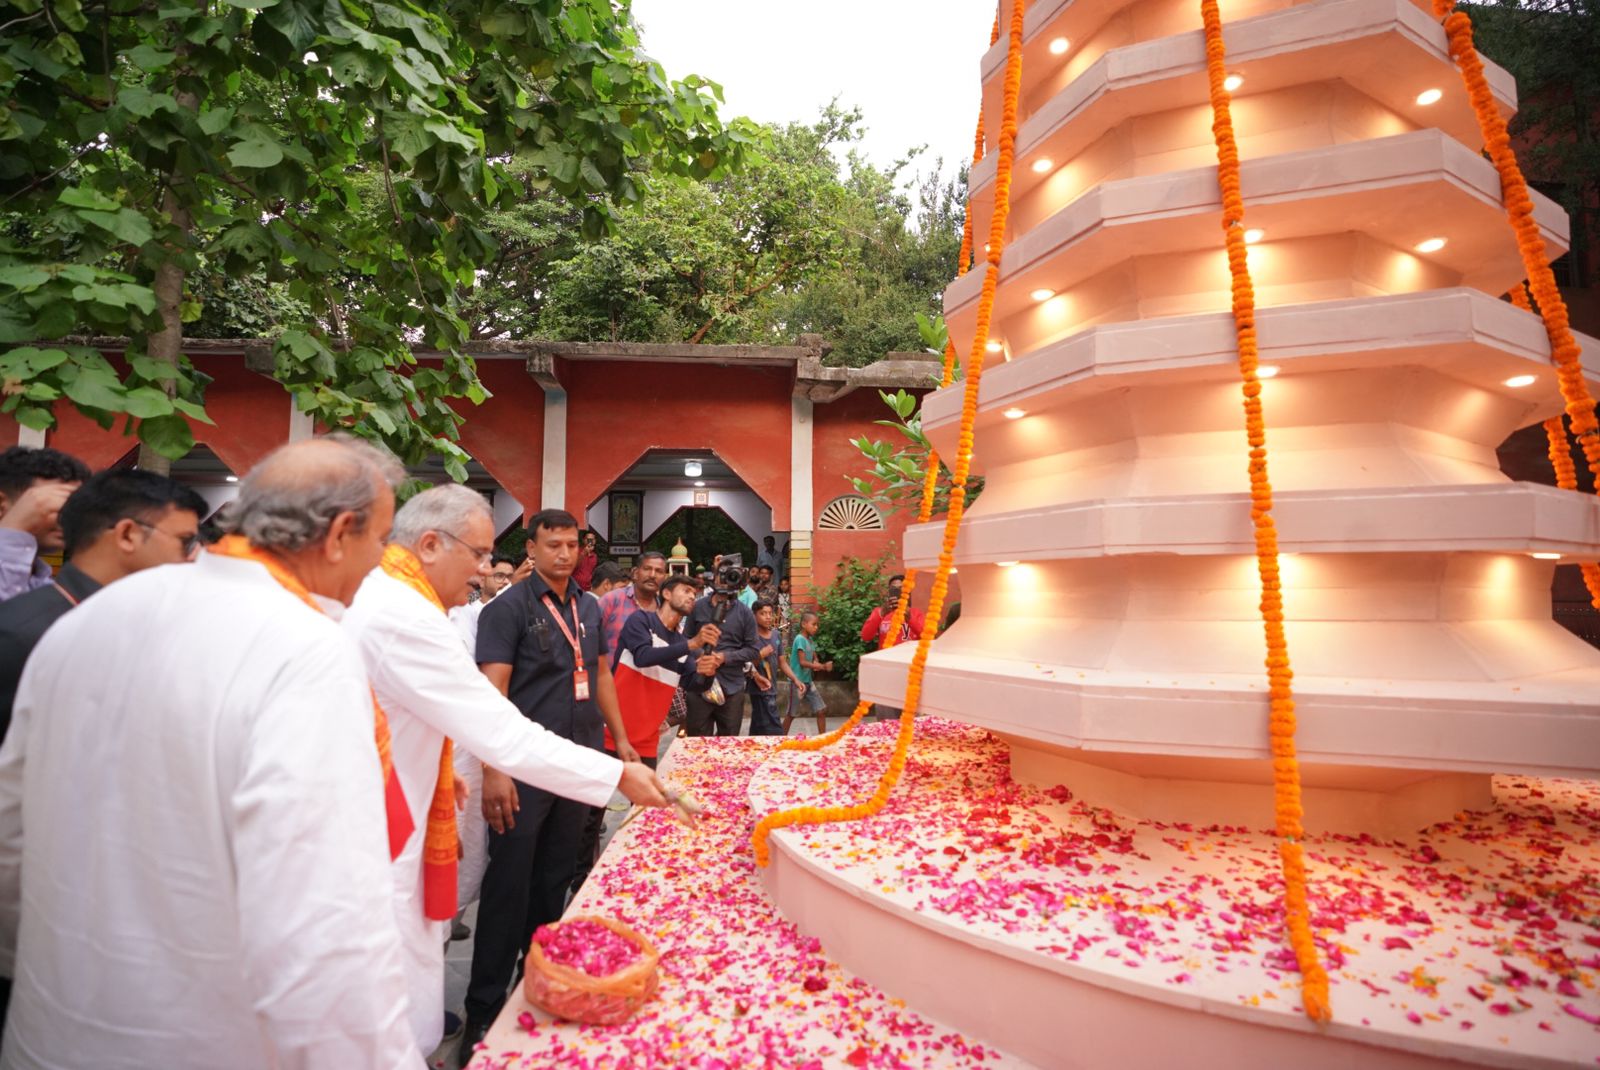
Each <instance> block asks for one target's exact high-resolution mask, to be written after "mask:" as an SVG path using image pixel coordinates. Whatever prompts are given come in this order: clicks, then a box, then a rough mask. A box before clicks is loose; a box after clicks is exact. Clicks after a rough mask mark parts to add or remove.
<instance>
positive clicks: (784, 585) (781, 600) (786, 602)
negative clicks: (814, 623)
mask: <svg viewBox="0 0 1600 1070" xmlns="http://www.w3.org/2000/svg"><path fill="white" fill-rule="evenodd" d="M772 604H773V606H774V607H776V609H777V611H778V625H777V627H778V631H780V632H782V633H783V637H784V639H785V640H790V639H792V638H793V636H794V632H793V631H791V630H790V625H792V624H793V623H794V621H792V620H791V619H790V618H789V607H790V606H791V605H792V604H793V603H792V602H791V601H790V598H789V577H787V576H785V577H784V578H783V579H781V580H779V581H778V595H777V597H776V598H774V599H773V600H772Z"/></svg>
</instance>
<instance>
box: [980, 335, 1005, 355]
mask: <svg viewBox="0 0 1600 1070" xmlns="http://www.w3.org/2000/svg"><path fill="white" fill-rule="evenodd" d="M1005 347H1006V344H1005V343H1004V342H1002V341H1000V340H999V339H998V338H991V339H989V340H988V341H987V342H985V343H984V344H983V348H984V349H985V350H987V351H988V352H990V353H998V352H1000V351H1001V350H1002V349H1004V348H1005Z"/></svg>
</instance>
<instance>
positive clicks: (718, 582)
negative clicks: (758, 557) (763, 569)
mask: <svg viewBox="0 0 1600 1070" xmlns="http://www.w3.org/2000/svg"><path fill="white" fill-rule="evenodd" d="M749 576H750V570H749V569H747V568H745V567H744V555H743V554H725V555H723V558H722V561H721V563H720V564H718V565H717V573H716V576H715V577H714V578H713V582H712V590H714V591H716V592H717V593H718V594H732V595H736V594H738V593H739V592H740V591H742V590H744V588H745V584H746V582H747V581H748V579H749Z"/></svg>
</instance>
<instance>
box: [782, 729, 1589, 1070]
mask: <svg viewBox="0 0 1600 1070" xmlns="http://www.w3.org/2000/svg"><path fill="white" fill-rule="evenodd" d="M917 727H918V740H917V742H916V744H915V745H914V748H913V751H912V754H911V758H910V761H909V763H908V767H907V773H906V778H905V780H904V782H903V783H902V785H901V786H900V787H899V788H898V789H897V791H896V792H895V795H894V797H893V799H892V800H891V803H890V805H889V806H888V807H887V808H886V809H885V811H884V813H882V814H880V815H879V816H878V817H876V818H874V819H872V820H869V821H865V822H861V823H857V824H847V825H832V826H824V827H803V828H794V829H790V830H786V831H784V832H781V833H779V834H777V835H776V836H775V837H774V851H773V856H774V857H773V863H772V866H771V868H770V869H768V870H766V871H764V872H763V874H762V878H763V880H764V881H765V882H766V884H767V887H768V888H769V890H770V891H771V892H772V895H773V898H774V899H775V900H776V902H777V905H778V907H779V909H780V910H781V911H782V912H783V914H784V915H785V916H787V917H789V918H790V919H791V920H793V921H794V922H795V923H796V924H797V925H798V926H799V928H800V930H801V931H803V932H806V933H808V934H810V935H812V936H815V937H817V938H819V939H820V940H821V941H822V943H823V945H824V946H825V947H826V948H827V949H828V952H829V955H830V958H831V959H832V960H834V961H836V962H837V963H839V965H840V966H842V967H843V968H845V969H848V970H851V971H853V972H855V973H857V974H859V975H860V976H861V977H862V978H864V979H865V980H866V981H868V982H871V983H872V984H874V985H876V986H879V987H880V988H881V989H882V990H883V991H884V992H887V993H889V994H891V995H897V996H900V997H903V998H904V999H905V1000H906V1001H907V1002H908V1004H909V1005H910V1006H911V1007H913V1008H915V1009H916V1010H917V1011H919V1012H921V1013H927V1014H932V1015H934V1016H935V1017H938V1018H940V1019H942V1020H944V1021H948V1022H950V1023H952V1024H953V1025H954V1026H956V1027H957V1028H960V1029H961V1030H963V1031H964V1032H965V1033H966V1034H967V1035H969V1036H971V1037H975V1038H980V1040H981V1041H982V1042H986V1043H991V1044H994V1045H996V1046H998V1047H1001V1048H1003V1049H1004V1050H1005V1051H1007V1052H1009V1053H1011V1054H1013V1055H1015V1056H1017V1057H1019V1058H1022V1059H1024V1060H1027V1061H1029V1062H1032V1063H1035V1064H1038V1065H1041V1066H1051V1067H1057V1066H1060V1067H1111V1066H1129V1067H1144V1066H1188V1067H1195V1066H1204V1067H1211V1066H1216V1067H1223V1066H1228V1067H1235V1066H1302V1067H1317V1068H1322V1067H1362V1068H1368V1067H1421V1066H1459V1065H1482V1066H1504V1067H1555V1066H1591V1067H1592V1066H1595V1065H1596V1064H1597V1063H1600V991H1597V986H1600V783H1595V782H1592V781H1572V780H1566V781H1563V780H1554V779H1551V780H1538V779H1531V778H1526V777H1496V778H1495V779H1494V782H1493V788H1494V799H1495V805H1494V807H1493V808H1492V809H1487V810H1481V811H1473V812H1462V813H1461V814H1458V815H1456V817H1455V819H1454V820H1451V821H1448V822H1445V823H1442V824H1439V825H1435V826H1433V827H1431V828H1428V829H1426V830H1424V831H1423V832H1421V833H1418V834H1415V835H1412V836H1410V837H1408V838H1406V839H1378V838H1374V837H1372V836H1366V835H1344V834H1328V835H1322V836H1313V837H1311V838H1309V839H1308V841H1307V852H1308V864H1309V868H1310V876H1311V882H1312V883H1311V902H1312V906H1313V913H1314V919H1313V920H1314V928H1315V931H1316V934H1317V939H1318V942H1319V946H1320V949H1321V952H1322V955H1323V959H1324V962H1326V963H1327V964H1328V965H1329V972H1330V975H1331V978H1332V986H1331V999H1332V1006H1333V1014H1334V1021H1333V1023H1332V1024H1331V1025H1329V1026H1326V1027H1318V1026H1315V1025H1313V1024H1312V1023H1311V1022H1309V1021H1308V1020H1307V1019H1306V1018H1305V1016H1304V1015H1303V1013H1302V1012H1301V1009H1300V997H1299V987H1298V981H1299V975H1298V973H1297V972H1296V966H1295V963H1294V959H1293V956H1292V955H1291V954H1290V952H1289V951H1288V949H1287V946H1286V945H1285V944H1284V942H1283V939H1282V899H1281V892H1282V882H1281V878H1280V872H1279V868H1278V862H1277V857H1276V852H1275V848H1274V844H1273V838H1272V836H1271V835H1270V833H1269V831H1268V830H1267V829H1266V827H1265V826H1267V825H1268V824H1269V823H1270V813H1264V814H1262V820H1261V822H1260V823H1259V826H1258V827H1253V828H1246V827H1239V826H1219V825H1212V826H1203V825H1199V824H1174V823H1161V822H1157V821H1151V820H1137V819H1133V818H1129V817H1126V816H1123V815H1119V814H1116V813H1113V812H1111V811H1109V810H1105V809H1099V808H1096V807H1094V806H1091V805H1089V804H1087V803H1086V802H1085V801H1083V800H1082V799H1080V798H1076V797H1074V796H1073V794H1072V791H1073V786H1072V785H1070V784H1067V785H1059V786H1055V787H1046V788H1034V787H1025V786H1022V785H1019V784H1017V783H1016V782H1015V781H1013V780H1012V779H1011V778H1010V775H1009V755H1008V753H1007V748H1006V746H1005V744H1004V743H1002V742H1001V741H999V740H998V739H997V738H995V737H993V736H991V735H989V734H987V733H985V732H983V731H982V730H979V729H974V728H970V727H966V726H960V725H956V724H954V723H952V722H948V721H942V720H938V719H934V718H927V719H920V720H919V722H918V726H917ZM893 728H894V726H893V725H890V724H881V725H872V726H868V727H866V728H864V729H862V730H861V732H860V733H859V735H858V738H853V739H851V740H847V741H846V742H844V743H841V744H839V745H836V746H835V747H834V748H831V749H829V750H827V751H823V752H818V753H803V752H783V753H781V754H775V755H774V756H773V759H772V760H771V761H770V762H768V763H767V764H766V765H764V766H762V767H761V768H760V769H759V770H758V771H756V773H755V775H754V777H753V779H752V781H751V784H750V798H751V804H752V808H753V810H755V811H756V812H757V813H760V812H763V811H765V810H768V809H772V808H774V807H778V806H794V805H806V804H824V803H829V802H834V801H842V800H848V799H854V798H858V797H861V796H864V795H865V794H867V793H868V792H870V790H871V788H872V786H873V785H874V783H875V781H876V777H877V775H878V772H879V770H881V769H882V767H883V765H884V764H885V762H886V761H887V758H888V751H889V743H890V734H891V732H892V729H893Z"/></svg>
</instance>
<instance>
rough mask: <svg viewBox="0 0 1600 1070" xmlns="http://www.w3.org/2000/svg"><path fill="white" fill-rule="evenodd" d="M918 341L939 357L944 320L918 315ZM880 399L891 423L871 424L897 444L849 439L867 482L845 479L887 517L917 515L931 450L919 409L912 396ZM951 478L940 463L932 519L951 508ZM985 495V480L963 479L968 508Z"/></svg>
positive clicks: (933, 382)
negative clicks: (863, 466)
mask: <svg viewBox="0 0 1600 1070" xmlns="http://www.w3.org/2000/svg"><path fill="white" fill-rule="evenodd" d="M916 325H917V330H918V332H919V336H920V338H921V340H922V342H923V343H924V345H925V346H926V347H927V351H928V352H929V353H941V354H942V353H943V352H944V348H945V343H946V341H947V339H948V338H949V335H948V333H947V332H946V330H945V326H944V317H943V316H934V317H933V318H932V319H930V318H928V317H926V316H923V315H921V314H919V315H918V316H917V318H916ZM955 372H956V378H957V379H958V380H959V379H960V377H961V365H960V364H959V363H958V364H956V366H955ZM928 385H929V386H930V387H937V386H938V385H939V376H938V375H934V376H932V377H931V378H930V380H929V383H928ZM878 396H879V397H880V398H882V399H883V403H884V404H885V405H886V406H888V408H889V413H890V417H891V418H890V419H887V420H875V421H873V422H874V423H876V424H878V425H879V426H880V427H891V428H893V429H894V430H895V431H896V432H898V433H899V435H900V437H899V439H897V440H892V441H889V442H884V441H882V440H879V439H870V438H868V437H867V436H866V435H862V436H861V437H860V438H853V439H851V440H850V444H851V445H852V446H854V447H855V448H856V449H858V450H860V451H861V456H862V458H863V459H864V460H865V461H866V462H867V474H866V475H865V476H846V477H845V478H846V479H848V480H850V485H851V486H853V487H854V488H855V489H856V493H857V494H860V495H861V496H863V497H865V498H870V499H872V500H873V501H875V502H877V503H878V504H879V505H881V506H883V507H884V508H885V509H887V510H889V511H890V512H894V511H896V510H898V509H904V510H906V511H907V512H911V513H915V512H916V511H917V510H918V509H920V508H921V507H922V486H923V482H924V480H925V478H926V473H927V471H928V457H929V455H930V454H932V453H933V444H932V443H931V442H929V441H928V436H927V435H925V434H923V433H922V406H921V403H920V401H919V399H918V397H917V396H916V395H915V394H908V393H907V392H906V391H904V390H896V391H895V392H894V393H893V394H890V393H888V392H887V391H884V390H880V391H878ZM954 481H955V473H954V472H952V471H951V470H950V466H949V465H947V464H945V462H944V458H942V457H941V458H940V459H939V477H938V479H937V481H936V482H935V483H934V485H933V515H934V516H939V515H941V514H943V513H945V512H946V511H948V510H949V508H950V492H951V489H952V488H953V487H954V485H955V482H954ZM982 492H983V477H982V476H968V477H967V497H966V504H967V505H969V506H970V505H971V504H972V503H973V502H975V501H977V500H978V495H979V494H980V493H982Z"/></svg>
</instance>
